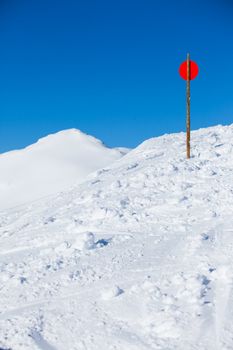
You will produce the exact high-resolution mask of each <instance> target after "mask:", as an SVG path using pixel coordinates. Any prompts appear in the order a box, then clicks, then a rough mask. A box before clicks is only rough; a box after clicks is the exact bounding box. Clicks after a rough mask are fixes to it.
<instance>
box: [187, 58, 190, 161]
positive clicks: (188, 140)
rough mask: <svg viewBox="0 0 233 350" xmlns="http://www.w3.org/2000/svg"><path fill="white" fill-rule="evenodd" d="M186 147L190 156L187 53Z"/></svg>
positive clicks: (188, 59)
mask: <svg viewBox="0 0 233 350" xmlns="http://www.w3.org/2000/svg"><path fill="white" fill-rule="evenodd" d="M186 94H187V96H186V108H187V109H186V149H187V159H189V158H190V55H189V53H188V54H187V86H186Z"/></svg>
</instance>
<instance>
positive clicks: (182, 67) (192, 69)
mask: <svg viewBox="0 0 233 350" xmlns="http://www.w3.org/2000/svg"><path fill="white" fill-rule="evenodd" d="M189 62H190V77H189V78H190V80H193V79H195V78H196V76H197V75H198V72H199V69H198V65H197V64H196V63H195V62H194V61H191V60H190V61H189ZM179 72H180V76H181V78H183V79H184V80H187V78H188V77H187V61H185V62H183V63H182V64H181V65H180V69H179Z"/></svg>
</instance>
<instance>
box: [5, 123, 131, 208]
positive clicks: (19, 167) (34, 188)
mask: <svg viewBox="0 0 233 350" xmlns="http://www.w3.org/2000/svg"><path fill="white" fill-rule="evenodd" d="M126 152H127V150H126V149H109V148H107V147H105V146H104V145H103V144H102V142H101V141H99V140H97V139H96V138H94V137H92V136H89V135H86V134H84V133H82V132H81V131H79V130H77V129H70V130H64V131H61V132H58V133H56V134H52V135H49V136H47V137H44V138H42V139H40V140H39V141H38V142H37V143H35V144H33V145H31V146H29V147H27V148H25V149H22V150H18V151H12V152H7V153H4V154H1V155H0V210H1V209H5V208H9V207H13V206H16V205H19V204H23V203H25V202H29V201H33V200H35V199H38V198H41V197H43V196H47V195H49V194H52V193H56V192H58V191H62V190H64V189H66V188H68V187H69V186H71V185H73V184H74V183H75V182H76V183H78V182H82V181H83V180H85V179H86V177H87V175H88V174H89V173H91V172H92V171H94V170H97V169H99V168H102V167H104V166H106V165H108V164H110V163H112V162H113V161H114V160H116V159H119V158H121V156H122V155H123V154H124V153H126Z"/></svg>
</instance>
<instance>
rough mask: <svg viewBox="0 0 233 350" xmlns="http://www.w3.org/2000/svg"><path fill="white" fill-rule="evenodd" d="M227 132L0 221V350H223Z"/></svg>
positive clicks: (146, 152) (229, 341) (119, 168)
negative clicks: (189, 153)
mask: <svg viewBox="0 0 233 350" xmlns="http://www.w3.org/2000/svg"><path fill="white" fill-rule="evenodd" d="M232 140H233V125H230V126H225V127H223V126H216V127H212V128H207V129H201V130H198V131H194V132H192V158H191V159H190V160H186V158H185V134H184V133H180V134H171V135H164V136H162V137H159V138H154V139H150V140H147V141H145V142H144V143H143V144H141V145H140V146H139V147H137V148H136V149H134V150H132V151H131V152H129V153H128V154H127V155H125V156H124V157H122V158H121V159H118V160H117V161H115V162H114V163H112V164H109V165H108V166H105V167H104V168H103V169H102V170H97V171H95V172H94V173H92V174H91V175H90V176H89V178H88V180H87V181H85V182H83V183H81V184H77V185H74V186H73V187H71V188H70V189H68V190H66V191H63V192H60V193H57V194H54V195H52V196H49V197H46V198H42V199H40V200H38V201H34V202H32V203H27V204H25V205H22V206H20V207H17V208H14V209H7V210H4V211H2V212H1V213H0V214H1V215H0V247H1V248H0V249H1V250H0V348H3V349H12V350H27V349H30V350H34V349H35V350H36V349H42V350H43V349H52V350H63V349H69V350H84V349H85V350H86V349H88V350H99V349H103V350H113V349H114V350H143V349H156V350H181V349H185V350H197V349H198V350H213V349H214V350H230V349H233V326H232V324H233V290H232V287H233V284H232V282H233V219H232V208H233V141H232Z"/></svg>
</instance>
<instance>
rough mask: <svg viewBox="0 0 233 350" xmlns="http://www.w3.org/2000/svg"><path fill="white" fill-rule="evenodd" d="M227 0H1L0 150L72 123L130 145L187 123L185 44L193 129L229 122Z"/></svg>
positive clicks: (231, 74)
mask: <svg viewBox="0 0 233 350" xmlns="http://www.w3.org/2000/svg"><path fill="white" fill-rule="evenodd" d="M232 23H233V4H232V2H231V1H230V0H219V1H218V0H212V1H208V0H206V1H198V0H197V1H192V2H191V1H190V2H187V1H181V0H176V1H173V0H170V1H166V0H164V1H162V0H160V1H156V0H140V1H139V0H133V1H131V0H117V1H115V0H111V1H109V0H106V1H102V0H96V1H89V0H82V1H79V0H63V1H61V0H46V1H45V0H33V1H31V0H21V1H18V0H17V1H16V0H1V1H0V47H1V55H0V152H4V151H7V150H11V149H15V148H21V147H24V146H26V145H28V144H31V143H32V142H35V141H36V140H37V139H38V138H39V137H42V136H45V135H47V134H49V133H52V132H56V131H59V130H62V129H67V128H73V127H74V128H78V129H81V130H83V131H84V132H86V133H89V134H92V135H94V136H96V137H98V138H100V139H101V140H103V141H104V142H105V143H106V144H107V145H109V146H128V147H134V146H136V145H137V144H139V143H140V142H142V141H143V140H145V139H147V138H149V137H153V136H157V135H161V134H164V133H170V132H177V131H184V130H185V82H184V81H183V80H182V79H181V78H180V77H179V75H178V68H179V65H180V63H181V62H182V61H184V60H185V58H186V53H187V51H189V52H190V54H191V58H192V59H193V60H195V61H196V62H197V63H198V64H199V68H200V74H199V76H198V78H197V79H196V80H195V81H193V82H192V84H191V90H192V91H191V92H192V106H191V113H192V116H191V118H192V121H191V122H192V128H195V129H196V128H200V127H206V126H209V125H215V124H230V123H232V122H233V87H232V81H233V68H232V62H233V44H232V38H233V25H232Z"/></svg>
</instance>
